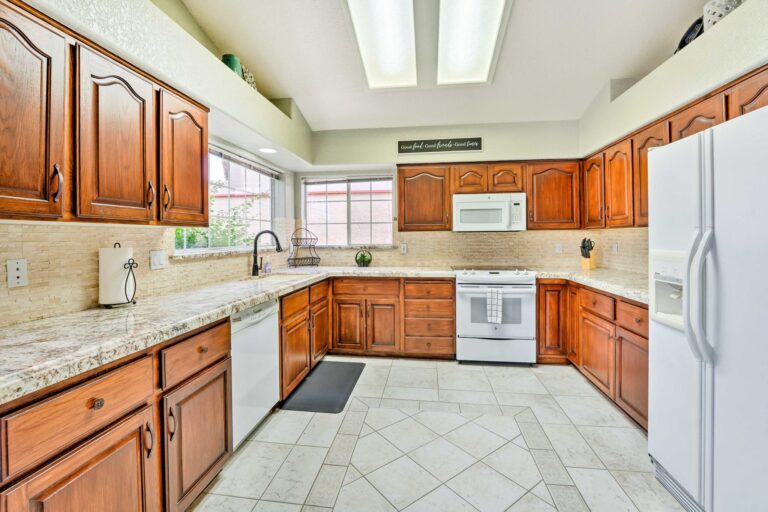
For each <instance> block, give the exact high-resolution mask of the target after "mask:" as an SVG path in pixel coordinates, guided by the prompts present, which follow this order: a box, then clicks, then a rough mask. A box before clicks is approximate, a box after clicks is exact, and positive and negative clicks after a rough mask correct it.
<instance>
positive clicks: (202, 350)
mask: <svg viewBox="0 0 768 512" xmlns="http://www.w3.org/2000/svg"><path fill="white" fill-rule="evenodd" d="M197 351H198V352H200V353H201V354H207V353H208V346H207V345H200V346H199V347H197Z"/></svg>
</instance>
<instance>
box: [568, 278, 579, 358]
mask: <svg viewBox="0 0 768 512" xmlns="http://www.w3.org/2000/svg"><path fill="white" fill-rule="evenodd" d="M579 300H580V298H579V288H578V287H577V286H572V285H568V337H567V339H566V345H565V355H566V357H568V360H569V361H570V362H571V363H572V364H573V365H575V366H576V367H579V366H581V336H580V335H579V307H580V303H579Z"/></svg>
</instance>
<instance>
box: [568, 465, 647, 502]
mask: <svg viewBox="0 0 768 512" xmlns="http://www.w3.org/2000/svg"><path fill="white" fill-rule="evenodd" d="M568 472H569V473H570V474H571V477H572V478H573V481H574V482H575V483H576V487H577V488H578V489H579V492H580V493H581V495H582V496H583V497H584V501H586V503H587V506H588V507H589V509H590V510H591V511H592V512H638V511H637V507H635V505H634V504H633V503H632V500H630V499H629V496H627V495H626V493H625V492H624V491H623V490H622V488H621V487H620V486H619V484H618V483H617V482H616V480H615V479H614V478H613V476H612V475H611V473H610V472H608V471H606V470H604V469H581V468H568Z"/></svg>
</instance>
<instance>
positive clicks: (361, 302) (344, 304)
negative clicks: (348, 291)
mask: <svg viewBox="0 0 768 512" xmlns="http://www.w3.org/2000/svg"><path fill="white" fill-rule="evenodd" d="M332 346H333V348H334V349H341V350H360V351H362V350H363V348H364V347H365V299H362V298H358V297H344V296H337V297H334V298H333V344H332Z"/></svg>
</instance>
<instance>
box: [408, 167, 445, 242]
mask: <svg viewBox="0 0 768 512" xmlns="http://www.w3.org/2000/svg"><path fill="white" fill-rule="evenodd" d="M397 209H398V215H397V225H398V230H400V231H450V229H451V176H450V169H449V168H448V167H428V166H414V167H410V166H408V167H400V169H399V172H398V183H397Z"/></svg>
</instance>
